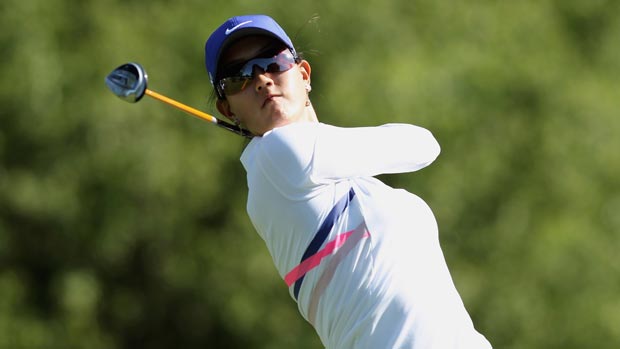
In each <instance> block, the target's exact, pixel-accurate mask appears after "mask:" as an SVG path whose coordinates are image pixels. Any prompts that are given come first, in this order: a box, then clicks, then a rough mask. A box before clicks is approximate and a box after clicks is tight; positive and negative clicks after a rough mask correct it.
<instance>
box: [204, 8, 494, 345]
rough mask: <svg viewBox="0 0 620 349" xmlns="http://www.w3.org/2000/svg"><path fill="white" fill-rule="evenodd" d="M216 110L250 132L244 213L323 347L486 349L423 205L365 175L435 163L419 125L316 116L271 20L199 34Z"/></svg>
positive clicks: (285, 41)
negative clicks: (337, 123)
mask: <svg viewBox="0 0 620 349" xmlns="http://www.w3.org/2000/svg"><path fill="white" fill-rule="evenodd" d="M205 54H206V65H207V70H208V72H209V77H210V79H211V83H212V84H213V86H214V88H215V91H216V94H217V98H218V99H217V102H216V104H217V109H218V110H219V111H220V112H221V113H222V114H223V115H224V116H226V117H227V118H229V119H230V120H232V121H233V122H235V123H236V124H239V125H243V126H244V127H246V128H247V129H248V130H250V131H251V132H252V133H253V134H254V135H255V137H254V138H253V139H252V140H251V141H250V143H249V144H248V145H247V147H246V149H245V150H244V151H243V154H242V156H241V162H242V163H243V166H244V168H245V169H246V171H247V183H248V188H249V193H248V202H247V211H248V214H249V216H250V219H251V220H252V223H253V224H254V226H255V228H256V230H257V232H258V234H260V236H261V237H262V238H263V239H264V241H265V243H266V245H267V247H268V249H269V252H270V253H271V256H272V258H273V261H274V263H275V266H276V268H277V270H278V272H279V273H280V275H281V276H282V277H283V279H284V281H285V282H286V284H287V285H288V286H289V289H290V294H291V296H292V297H293V298H294V299H295V300H296V301H297V303H298V308H299V311H300V312H301V314H302V316H303V317H304V318H305V319H306V320H308V321H309V322H310V323H311V324H312V325H313V326H314V328H315V329H316V331H317V333H318V335H319V336H320V338H321V341H322V342H323V344H324V345H325V346H326V347H327V348H338V349H342V348H369V349H370V348H372V349H377V348H424V349H429V348H440V349H448V348H472V349H473V348H476V349H482V348H490V347H491V346H490V344H489V342H488V341H487V340H486V339H485V338H484V337H483V336H482V335H481V334H479V333H478V332H477V331H476V330H475V329H474V327H473V325H472V322H471V319H470V317H469V315H468V314H467V311H466V310H465V308H464V306H463V303H462V301H461V299H460V296H459V294H458V293H457V291H456V289H455V287H454V284H453V282H452V279H451V276H450V274H449V271H448V269H447V266H446V263H445V260H444V257H443V254H442V252H441V248H440V246H439V240H438V235H437V224H436V221H435V218H434V216H433V213H432V212H431V210H430V208H429V207H428V206H427V205H426V204H425V203H424V201H422V200H421V199H420V198H418V197H417V196H415V195H413V194H411V193H409V192H407V191H404V190H402V189H393V188H391V187H389V186H387V185H385V184H383V183H382V182H380V181H379V180H377V179H376V178H373V176H376V175H379V174H382V173H402V172H411V171H416V170H419V169H421V168H423V167H425V166H427V165H429V164H430V163H431V162H433V161H434V160H435V158H436V157H437V156H438V155H439V150H440V149H439V145H438V144H437V142H436V140H435V139H434V138H433V136H432V135H431V133H430V132H429V131H427V130H425V129H423V128H420V127H417V126H413V125H405V124H389V125H383V126H379V127H362V128H339V127H334V126H329V125H326V124H323V123H320V122H319V121H318V118H317V115H316V113H315V110H314V109H313V107H312V104H311V103H310V99H309V92H310V90H311V87H310V86H311V85H310V75H311V69H310V64H309V63H308V62H307V61H305V60H303V59H301V58H300V57H299V55H298V54H297V52H296V50H295V47H294V46H293V43H292V42H291V40H290V38H289V37H288V36H287V34H286V33H285V32H284V30H283V29H282V28H281V27H280V26H279V25H278V24H277V23H276V22H275V21H274V20H273V19H271V18H270V17H267V16H263V15H250V16H239V17H234V18H231V19H229V20H227V21H226V22H225V23H224V24H222V25H221V26H220V27H219V28H218V29H216V30H215V31H214V32H213V34H212V35H211V36H210V37H209V39H208V40H207V43H206V47H205Z"/></svg>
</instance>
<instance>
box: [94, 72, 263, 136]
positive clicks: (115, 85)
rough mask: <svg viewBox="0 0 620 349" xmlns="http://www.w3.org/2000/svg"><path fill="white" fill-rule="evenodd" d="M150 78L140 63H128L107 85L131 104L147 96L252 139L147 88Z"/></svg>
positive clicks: (115, 73)
mask: <svg viewBox="0 0 620 349" xmlns="http://www.w3.org/2000/svg"><path fill="white" fill-rule="evenodd" d="M147 80H148V77H147V75H146V71H145V70H144V68H142V66H141V65H140V64H138V63H133V62H131V63H126V64H123V65H121V66H119V67H118V68H116V69H114V70H113V71H112V72H111V73H110V74H108V76H106V78H105V83H106V85H108V88H110V90H111V91H112V93H114V94H115V95H116V96H118V97H119V98H121V99H122V100H124V101H127V102H129V103H136V102H138V101H139V100H140V99H142V97H143V96H144V95H145V94H146V95H148V96H149V97H152V98H155V99H157V100H159V101H161V102H164V103H166V104H169V105H171V106H173V107H176V108H179V109H181V110H183V111H184V112H186V113H188V114H190V115H193V116H196V117H198V118H201V119H203V120H206V121H209V122H211V123H214V124H216V125H217V126H220V127H222V128H225V129H227V130H229V131H231V132H234V133H236V134H238V135H241V136H243V137H246V138H252V137H253V135H252V133H250V131H248V130H245V129H242V128H241V127H239V126H236V125H232V124H229V123H227V122H224V121H222V120H220V119H218V118H216V117H214V116H212V115H209V114H206V113H203V112H201V111H200V110H197V109H194V108H192V107H189V106H187V105H185V104H183V103H180V102H177V101H175V100H174V99H171V98H168V97H166V96H164V95H161V94H159V93H157V92H155V91H152V90H149V89H148V88H147V86H146V85H147Z"/></svg>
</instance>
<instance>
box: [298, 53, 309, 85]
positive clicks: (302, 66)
mask: <svg viewBox="0 0 620 349" xmlns="http://www.w3.org/2000/svg"><path fill="white" fill-rule="evenodd" d="M299 70H300V71H301V76H302V77H303V79H304V81H306V82H307V83H308V84H309V83H310V74H311V73H312V68H311V67H310V63H308V61H306V60H305V59H302V60H301V62H299Z"/></svg>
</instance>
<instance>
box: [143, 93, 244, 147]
mask: <svg viewBox="0 0 620 349" xmlns="http://www.w3.org/2000/svg"><path fill="white" fill-rule="evenodd" d="M144 94H146V95H148V96H149V97H152V98H155V99H157V100H159V101H161V102H164V103H166V104H168V105H171V106H173V107H175V108H178V109H181V110H182V111H184V112H186V113H188V114H190V115H193V116H196V117H198V118H201V119H203V120H206V121H209V122H212V123H214V124H216V125H218V126H220V127H223V128H225V129H227V130H229V131H232V132H234V133H237V134H240V135H242V136H245V137H248V138H251V136H252V135H251V134H250V133H249V132H247V131H246V130H243V129H241V128H240V127H238V126H235V125H231V124H229V123H226V122H223V121H221V120H219V119H218V118H216V117H214V116H212V115H209V114H207V113H204V112H202V111H200V110H198V109H195V108H192V107H190V106H187V105H185V104H183V103H180V102H177V101H175V100H174V99H172V98H168V97H166V96H164V95H162V94H159V93H157V92H155V91H152V90H149V89H148V88H147V89H146V90H145V91H144Z"/></svg>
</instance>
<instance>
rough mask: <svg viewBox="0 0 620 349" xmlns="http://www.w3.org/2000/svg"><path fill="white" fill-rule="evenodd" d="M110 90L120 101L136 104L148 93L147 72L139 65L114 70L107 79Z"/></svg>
mask: <svg viewBox="0 0 620 349" xmlns="http://www.w3.org/2000/svg"><path fill="white" fill-rule="evenodd" d="M105 83H106V85H108V88H109V89H110V90H111V91H112V93H114V94H115V95H117V96H118V97H119V98H120V99H122V100H124V101H127V102H129V103H136V102H137V101H139V100H140V99H141V98H142V96H144V91H146V83H147V75H146V71H145V70H144V68H142V66H141V65H140V64H138V63H133V62H131V63H126V64H123V65H121V66H119V67H118V68H116V69H114V70H113V71H112V72H111V73H110V74H108V76H106V78H105Z"/></svg>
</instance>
